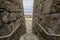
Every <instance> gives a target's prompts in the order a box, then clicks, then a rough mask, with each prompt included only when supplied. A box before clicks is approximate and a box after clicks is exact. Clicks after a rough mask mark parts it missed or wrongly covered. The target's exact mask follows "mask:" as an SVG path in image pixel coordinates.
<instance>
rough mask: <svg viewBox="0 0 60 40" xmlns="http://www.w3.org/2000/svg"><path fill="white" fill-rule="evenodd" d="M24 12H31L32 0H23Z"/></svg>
mask: <svg viewBox="0 0 60 40" xmlns="http://www.w3.org/2000/svg"><path fill="white" fill-rule="evenodd" d="M23 5H24V12H25V13H27V12H29V13H32V10H33V0H23Z"/></svg>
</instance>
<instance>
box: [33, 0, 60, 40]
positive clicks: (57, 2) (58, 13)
mask: <svg viewBox="0 0 60 40" xmlns="http://www.w3.org/2000/svg"><path fill="white" fill-rule="evenodd" d="M33 13H34V14H33V31H34V32H35V34H38V35H40V34H41V33H40V34H39V31H40V32H42V33H43V31H42V30H41V28H39V26H38V25H37V23H39V24H41V25H42V27H43V28H44V29H45V30H46V31H47V32H48V33H50V34H60V0H35V1H34V12H33ZM36 22H37V23H36ZM53 39H54V38H53ZM53 39H50V40H53ZM57 40H59V39H57Z"/></svg>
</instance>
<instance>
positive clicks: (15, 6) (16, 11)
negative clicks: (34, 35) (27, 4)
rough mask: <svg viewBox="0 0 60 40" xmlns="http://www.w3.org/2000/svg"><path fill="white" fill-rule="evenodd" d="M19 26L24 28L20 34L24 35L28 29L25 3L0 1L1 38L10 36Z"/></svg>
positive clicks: (18, 0) (13, 0)
mask: <svg viewBox="0 0 60 40" xmlns="http://www.w3.org/2000/svg"><path fill="white" fill-rule="evenodd" d="M18 25H20V28H21V29H22V28H23V29H22V30H21V31H20V34H21V35H22V34H24V33H25V32H26V31H25V30H26V29H25V18H24V9H23V1H22V0H0V36H4V35H8V34H10V33H11V32H12V31H13V30H14V29H15V28H16V27H17V26H18ZM11 40H12V39H11Z"/></svg>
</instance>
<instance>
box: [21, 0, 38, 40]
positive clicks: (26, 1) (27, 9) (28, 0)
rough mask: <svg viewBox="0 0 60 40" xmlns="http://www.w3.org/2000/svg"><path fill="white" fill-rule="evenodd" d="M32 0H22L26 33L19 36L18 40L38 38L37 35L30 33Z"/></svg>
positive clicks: (34, 39) (36, 39) (35, 39)
mask: <svg viewBox="0 0 60 40" xmlns="http://www.w3.org/2000/svg"><path fill="white" fill-rule="evenodd" d="M33 2H34V0H23V5H24V14H25V24H26V34H24V35H23V36H21V38H20V40H38V37H37V36H36V35H34V34H33V33H32V14H33Z"/></svg>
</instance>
